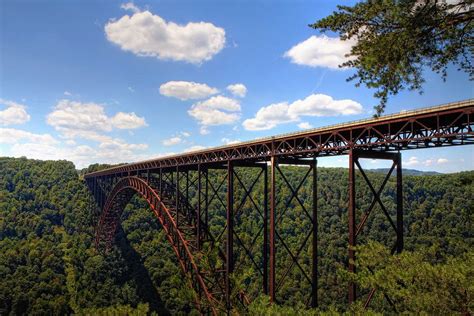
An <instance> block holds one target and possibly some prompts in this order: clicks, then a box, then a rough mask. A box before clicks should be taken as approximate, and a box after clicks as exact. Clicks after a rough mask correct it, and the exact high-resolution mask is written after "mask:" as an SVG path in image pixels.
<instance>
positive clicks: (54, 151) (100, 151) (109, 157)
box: [9, 141, 151, 168]
mask: <svg viewBox="0 0 474 316" xmlns="http://www.w3.org/2000/svg"><path fill="white" fill-rule="evenodd" d="M146 148H147V146H146V145H144V144H127V143H125V142H121V141H118V142H115V143H108V144H101V146H99V147H98V148H95V147H91V146H88V145H74V146H62V145H61V144H48V143H37V142H31V143H29V142H26V143H17V144H14V145H13V146H11V148H10V150H9V155H10V156H13V157H21V156H25V157H28V158H32V159H42V160H62V159H66V160H69V161H72V162H74V164H75V165H76V167H77V168H84V167H87V166H88V165H90V164H92V163H108V164H115V163H121V162H131V161H138V160H144V159H148V158H151V157H150V156H149V155H146V154H144V153H143V150H144V149H146ZM137 151H138V153H137Z"/></svg>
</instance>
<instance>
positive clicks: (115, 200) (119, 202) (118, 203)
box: [96, 176, 220, 315]
mask: <svg viewBox="0 0 474 316" xmlns="http://www.w3.org/2000/svg"><path fill="white" fill-rule="evenodd" d="M124 193H125V195H126V196H127V197H128V199H130V197H131V196H132V195H133V194H135V193H139V194H140V195H141V196H142V197H143V198H144V199H145V200H146V201H147V202H148V204H149V206H150V208H151V209H152V211H153V213H154V214H155V216H156V218H157V219H158V221H159V222H160V224H161V226H162V227H163V229H164V231H165V232H166V236H167V238H168V240H169V242H170V244H171V246H172V248H173V250H174V252H175V253H176V256H177V258H178V260H179V264H180V266H181V268H182V270H183V272H184V273H185V274H186V275H188V277H189V279H190V281H191V282H192V286H193V287H194V288H197V292H198V293H199V294H203V295H204V297H205V298H206V300H207V303H208V306H207V307H208V308H209V311H210V312H211V313H212V314H213V315H217V314H218V308H219V304H220V302H219V301H218V300H217V299H215V298H214V296H213V294H212V293H210V292H209V290H208V286H207V284H206V283H205V281H204V277H203V275H202V274H201V273H202V271H201V270H200V269H199V268H198V266H197V264H196V262H195V259H194V255H193V253H192V251H191V249H190V245H189V241H188V240H187V239H186V238H185V236H184V235H183V233H182V231H181V230H180V229H179V228H178V225H177V223H176V220H175V217H174V216H173V215H172V214H171V212H170V210H169V209H168V207H167V206H166V205H165V204H164V203H163V201H162V199H161V198H160V196H159V195H158V193H157V192H156V191H155V189H153V188H152V187H151V186H150V185H149V184H148V183H147V182H146V181H145V180H143V179H141V178H139V177H134V176H132V177H124V178H122V179H120V180H119V181H118V182H117V183H116V184H115V186H114V188H113V189H112V191H111V192H110V194H109V197H108V199H107V201H106V203H105V205H104V210H103V212H102V215H101V217H100V220H99V225H98V230H97V232H96V246H97V247H100V244H101V243H103V242H105V243H106V245H105V246H106V247H109V246H110V242H111V241H112V240H113V235H115V230H116V227H117V223H118V219H119V217H120V214H119V212H121V211H122V209H123V207H124V206H125V205H126V204H127V203H128V199H122V198H120V197H121V196H122V195H123V194H124ZM109 223H110V224H111V225H112V226H110V225H109ZM196 301H197V305H198V306H197V307H198V308H199V309H201V306H200V304H201V301H200V300H198V299H197V297H196Z"/></svg>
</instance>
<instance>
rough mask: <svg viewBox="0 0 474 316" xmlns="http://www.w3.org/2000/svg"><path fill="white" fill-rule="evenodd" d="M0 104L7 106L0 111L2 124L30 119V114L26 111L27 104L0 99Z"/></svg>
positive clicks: (11, 123) (0, 123)
mask: <svg viewBox="0 0 474 316" xmlns="http://www.w3.org/2000/svg"><path fill="white" fill-rule="evenodd" d="M0 105H4V106H6V107H7V108H6V109H4V110H2V111H0V125H3V126H7V125H15V124H23V123H26V122H28V121H29V120H30V118H31V117H30V115H29V114H28V113H27V112H26V106H24V105H23V104H19V103H16V102H13V101H9V100H4V99H0Z"/></svg>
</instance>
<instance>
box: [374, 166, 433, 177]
mask: <svg viewBox="0 0 474 316" xmlns="http://www.w3.org/2000/svg"><path fill="white" fill-rule="evenodd" d="M389 170H390V169H389V168H378V169H370V171H371V172H378V173H388V171H389ZM402 172H403V175H404V176H435V175H440V174H442V173H440V172H436V171H421V170H416V169H405V168H404V169H403V171H402Z"/></svg>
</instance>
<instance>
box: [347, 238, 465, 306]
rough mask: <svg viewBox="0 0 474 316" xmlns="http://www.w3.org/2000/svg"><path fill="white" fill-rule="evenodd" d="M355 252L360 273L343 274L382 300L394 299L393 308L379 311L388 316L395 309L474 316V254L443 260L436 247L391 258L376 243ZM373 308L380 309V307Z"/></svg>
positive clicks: (407, 252)
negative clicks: (385, 298) (376, 293)
mask: <svg viewBox="0 0 474 316" xmlns="http://www.w3.org/2000/svg"><path fill="white" fill-rule="evenodd" d="M356 251H357V252H358V254H357V259H356V266H357V269H358V272H357V273H356V274H353V273H349V272H346V271H341V273H343V274H347V275H348V276H349V278H351V279H352V280H353V281H355V282H356V283H357V284H358V285H359V286H360V288H361V290H362V291H368V290H370V289H376V290H377V292H378V293H379V294H378V296H379V298H382V299H383V296H382V293H383V294H384V295H386V296H387V297H389V298H390V299H391V301H392V304H393V306H386V307H385V308H388V310H386V309H382V310H376V312H383V313H384V314H385V313H387V312H389V311H390V310H393V308H395V310H396V311H397V312H398V313H402V314H403V313H408V314H427V315H453V314H462V315H471V314H472V312H473V308H474V304H473V299H474V286H473V283H472V280H473V278H474V251H472V250H469V251H466V252H465V253H463V254H462V255H461V256H458V257H448V258H447V259H442V258H439V254H438V251H437V249H436V247H430V248H424V249H422V250H418V251H413V252H410V251H405V252H403V253H401V254H396V255H393V256H392V255H390V250H389V249H388V248H386V247H384V246H382V245H381V244H378V243H375V242H370V243H368V244H367V245H365V246H359V247H357V248H356ZM359 303H361V302H359ZM372 305H374V304H372ZM371 307H372V306H371ZM374 308H376V309H379V308H380V304H379V308H377V307H376V306H374Z"/></svg>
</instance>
